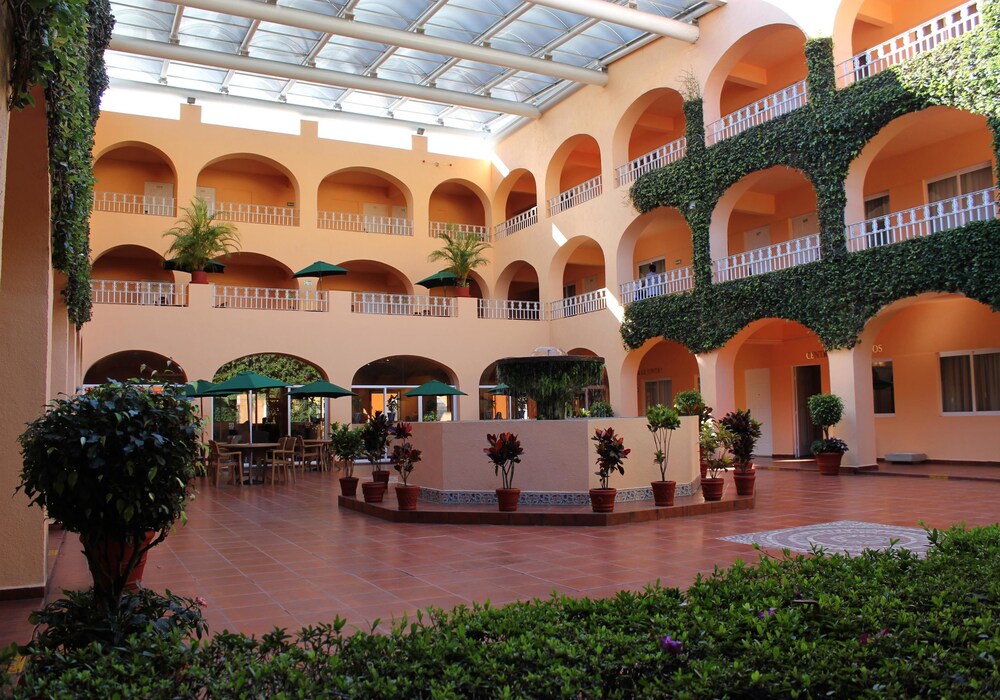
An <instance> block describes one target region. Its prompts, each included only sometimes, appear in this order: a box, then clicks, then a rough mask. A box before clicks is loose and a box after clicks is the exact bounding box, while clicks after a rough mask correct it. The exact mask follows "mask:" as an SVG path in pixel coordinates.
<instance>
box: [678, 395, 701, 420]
mask: <svg viewBox="0 0 1000 700" xmlns="http://www.w3.org/2000/svg"><path fill="white" fill-rule="evenodd" d="M674 408H676V409H677V412H678V413H680V414H681V415H682V416H700V415H701V412H702V411H703V410H705V399H703V398H702V396H701V392H700V391H698V390H697V389H686V390H684V391H678V392H677V396H675V397H674Z"/></svg>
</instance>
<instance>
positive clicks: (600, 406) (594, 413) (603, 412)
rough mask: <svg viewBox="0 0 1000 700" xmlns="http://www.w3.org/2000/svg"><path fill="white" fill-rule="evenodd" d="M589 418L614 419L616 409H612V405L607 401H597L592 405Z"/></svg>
mask: <svg viewBox="0 0 1000 700" xmlns="http://www.w3.org/2000/svg"><path fill="white" fill-rule="evenodd" d="M587 416H588V417H590V418H614V417H615V409H613V408H611V404H609V403H608V402H607V401H595V402H594V403H592V404H590V409H589V410H588V411H587Z"/></svg>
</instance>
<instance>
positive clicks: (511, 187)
mask: <svg viewBox="0 0 1000 700" xmlns="http://www.w3.org/2000/svg"><path fill="white" fill-rule="evenodd" d="M496 202H497V207H502V208H503V212H504V220H503V221H502V222H501V223H499V224H497V226H496V237H497V238H504V237H505V236H509V235H510V234H512V233H517V232H518V231H521V230H523V229H525V228H527V227H529V226H531V225H533V224H536V223H538V188H537V186H536V185H535V176H534V175H532V174H531V172H530V171H528V170H513V171H511V172H510V173H509V174H508V175H507V177H505V178H504V180H503V182H502V183H501V184H500V187H499V189H498V190H497V196H496Z"/></svg>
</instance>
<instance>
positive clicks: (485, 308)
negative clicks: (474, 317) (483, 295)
mask: <svg viewBox="0 0 1000 700" xmlns="http://www.w3.org/2000/svg"><path fill="white" fill-rule="evenodd" d="M478 303H479V307H478V316H479V318H491V319H500V320H506V321H544V320H545V313H544V310H545V307H543V306H542V303H541V302H539V301H517V300H515V299H479V300H478Z"/></svg>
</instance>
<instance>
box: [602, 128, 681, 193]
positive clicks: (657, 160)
mask: <svg viewBox="0 0 1000 700" xmlns="http://www.w3.org/2000/svg"><path fill="white" fill-rule="evenodd" d="M686 149H687V139H685V138H684V137H683V136H682V137H681V138H679V139H677V140H676V141H671V142H670V143H668V144H667V145H665V146H660V147H659V148H657V149H656V150H655V151H650V152H649V153H646V154H643V155H641V156H639V157H638V158H633V159H632V160H630V161H629V162H628V163H626V164H625V165H619V166H618V167H617V168H616V169H615V180H616V181H617V182H616V185H617V186H618V187H624V186H625V185H631V184H632V183H633V182H635V181H636V180H637V179H638V178H639V176H640V175H645V174H646V173H648V172H650V171H653V170H656V169H657V168H662V167H663V166H664V165H667V164H668V163H673V162H674V161H675V160H678V159H680V158H683V157H684V153H685V150H686Z"/></svg>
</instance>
